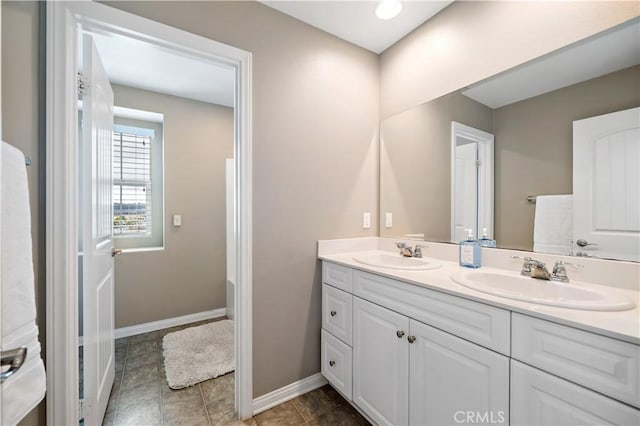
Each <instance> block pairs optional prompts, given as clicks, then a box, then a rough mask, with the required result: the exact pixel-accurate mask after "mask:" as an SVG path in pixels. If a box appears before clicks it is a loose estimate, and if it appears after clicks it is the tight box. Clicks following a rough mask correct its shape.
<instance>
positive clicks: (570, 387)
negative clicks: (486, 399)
mask: <svg viewBox="0 0 640 426" xmlns="http://www.w3.org/2000/svg"><path fill="white" fill-rule="evenodd" d="M511 424H512V425H536V426H547V425H548V426H563V425H567V426H569V425H571V426H573V425H585V426H586V425H604V424H612V425H637V424H640V411H638V410H636V409H635V408H632V407H629V406H628V405H625V404H623V403H621V402H618V401H616V400H614V399H611V398H609V397H606V396H604V395H601V394H599V393H596V392H594V391H591V390H589V389H586V388H583V387H582V386H578V385H576V384H573V383H571V382H568V381H566V380H563V379H560V378H558V377H555V376H552V375H551V374H547V373H545V372H543V371H540V370H538V369H536V368H533V367H529V366H528V365H524V364H521V363H519V362H518V361H514V360H512V361H511Z"/></svg>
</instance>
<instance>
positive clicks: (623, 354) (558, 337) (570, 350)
mask: <svg viewBox="0 0 640 426" xmlns="http://www.w3.org/2000/svg"><path fill="white" fill-rule="evenodd" d="M512 328H513V337H512V351H513V355H512V356H513V358H515V359H518V360H520V361H523V362H525V363H527V364H530V365H533V366H535V367H539V368H541V369H542V370H545V371H548V372H549V373H552V374H555V375H557V376H560V377H564V378H566V379H568V380H571V381H573V382H576V383H578V384H580V385H583V386H586V387H588V388H591V389H593V390H595V391H597V392H600V393H603V394H605V395H609V396H611V397H613V398H615V399H618V400H620V401H623V402H626V403H628V404H631V405H633V406H635V407H639V406H640V401H639V400H640V392H639V387H640V367H639V366H640V346H637V345H633V344H631V343H627V342H622V341H620V340H616V339H612V338H609V337H605V336H600V335H598V334H593V333H589V332H586V331H582V330H578V329H575V328H572V327H567V326H564V325H560V324H556V323H553V322H550V321H545V320H541V319H537V318H531V317H528V316H526V315H520V314H515V313H514V314H513V322H512Z"/></svg>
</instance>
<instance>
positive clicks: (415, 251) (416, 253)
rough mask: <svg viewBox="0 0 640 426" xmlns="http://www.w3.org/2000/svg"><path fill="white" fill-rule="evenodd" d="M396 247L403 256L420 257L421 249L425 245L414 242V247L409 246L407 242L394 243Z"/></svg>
mask: <svg viewBox="0 0 640 426" xmlns="http://www.w3.org/2000/svg"><path fill="white" fill-rule="evenodd" d="M396 247H398V248H399V249H400V254H401V255H402V256H404V257H419V258H421V257H422V249H423V248H426V247H427V246H425V245H422V244H416V247H415V248H411V246H410V245H409V244H407V243H396Z"/></svg>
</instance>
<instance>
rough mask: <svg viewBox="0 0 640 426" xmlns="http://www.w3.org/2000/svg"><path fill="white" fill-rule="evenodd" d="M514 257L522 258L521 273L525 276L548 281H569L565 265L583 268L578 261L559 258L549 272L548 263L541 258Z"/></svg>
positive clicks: (513, 257) (516, 257)
mask: <svg viewBox="0 0 640 426" xmlns="http://www.w3.org/2000/svg"><path fill="white" fill-rule="evenodd" d="M511 258H512V259H522V261H523V262H522V270H521V271H520V275H523V276H525V277H531V278H537V279H540V280H546V281H550V280H551V281H559V282H562V283H568V282H569V277H568V276H567V269H566V268H565V266H573V267H575V268H582V267H583V266H582V265H579V264H577V263H569V262H565V261H563V260H558V261H557V262H556V263H555V265H554V266H553V271H552V272H551V273H549V270H548V269H547V265H546V264H545V263H544V262H541V261H539V260H535V259H532V258H531V257H529V256H524V257H522V256H511Z"/></svg>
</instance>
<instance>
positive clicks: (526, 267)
mask: <svg viewBox="0 0 640 426" xmlns="http://www.w3.org/2000/svg"><path fill="white" fill-rule="evenodd" d="M511 258H512V259H522V270H521V271H520V275H522V276H524V277H530V276H531V263H530V262H531V261H532V260H533V259H531V258H530V257H529V256H524V257H523V256H511Z"/></svg>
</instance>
